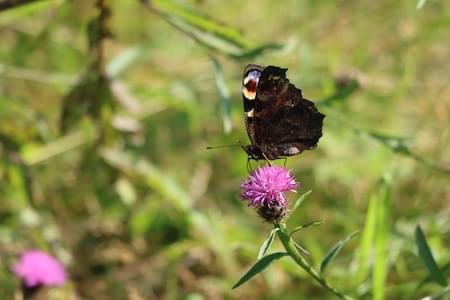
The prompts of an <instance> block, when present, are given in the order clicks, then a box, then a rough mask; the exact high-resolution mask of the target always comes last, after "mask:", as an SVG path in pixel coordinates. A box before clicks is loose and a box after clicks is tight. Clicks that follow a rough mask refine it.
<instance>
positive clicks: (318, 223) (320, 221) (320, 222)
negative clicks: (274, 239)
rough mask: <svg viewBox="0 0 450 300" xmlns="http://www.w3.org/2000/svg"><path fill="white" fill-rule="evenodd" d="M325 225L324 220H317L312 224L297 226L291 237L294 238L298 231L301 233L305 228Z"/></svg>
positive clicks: (290, 234)
mask: <svg viewBox="0 0 450 300" xmlns="http://www.w3.org/2000/svg"><path fill="white" fill-rule="evenodd" d="M323 223H324V222H323V221H322V220H317V221H312V222H310V223H307V224H304V225H300V226H297V227H295V228H294V229H292V231H291V232H290V233H289V236H292V235H293V234H294V233H296V232H297V231H300V230H302V229H304V228H308V227H310V226H316V225H321V224H323Z"/></svg>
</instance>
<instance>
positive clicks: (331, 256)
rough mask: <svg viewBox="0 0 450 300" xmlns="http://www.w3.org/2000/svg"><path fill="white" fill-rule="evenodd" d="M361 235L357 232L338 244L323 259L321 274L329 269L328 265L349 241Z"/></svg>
mask: <svg viewBox="0 0 450 300" xmlns="http://www.w3.org/2000/svg"><path fill="white" fill-rule="evenodd" d="M358 233H359V231H355V232H353V233H352V234H350V235H348V236H347V237H346V238H345V239H343V240H341V241H339V242H337V243H336V244H335V245H334V246H333V247H331V249H330V250H329V251H328V253H327V254H326V255H325V257H324V258H323V259H322V262H321V263H320V273H321V274H323V273H324V272H325V270H326V268H327V267H328V265H329V264H330V263H331V262H332V261H333V259H334V258H335V257H336V256H337V255H338V253H339V251H341V249H342V247H344V245H345V243H347V242H348V241H349V240H351V239H352V238H353V237H354V236H356V235H357V234H358Z"/></svg>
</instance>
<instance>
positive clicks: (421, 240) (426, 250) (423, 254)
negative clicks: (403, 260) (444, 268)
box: [415, 225, 448, 287]
mask: <svg viewBox="0 0 450 300" xmlns="http://www.w3.org/2000/svg"><path fill="white" fill-rule="evenodd" d="M415 235H416V244H417V249H418V251H419V256H420V258H421V259H422V261H423V263H424V264H425V266H426V267H427V269H428V272H430V276H431V278H433V279H434V281H436V282H437V283H439V284H440V285H442V286H443V287H445V286H447V285H448V283H447V280H446V279H445V277H444V275H443V274H442V273H441V271H440V270H439V267H438V265H437V264H436V261H435V260H434V258H433V253H432V252H431V250H430V247H429V246H428V243H427V240H426V238H425V235H424V234H423V231H422V229H421V228H420V226H419V225H418V226H417V227H416V230H415Z"/></svg>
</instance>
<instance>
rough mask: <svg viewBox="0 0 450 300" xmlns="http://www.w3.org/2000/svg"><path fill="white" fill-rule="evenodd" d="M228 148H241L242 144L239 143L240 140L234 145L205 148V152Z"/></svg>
mask: <svg viewBox="0 0 450 300" xmlns="http://www.w3.org/2000/svg"><path fill="white" fill-rule="evenodd" d="M230 147H242V143H241V141H240V140H237V141H236V144H229V145H219V146H207V147H206V150H211V149H219V148H230Z"/></svg>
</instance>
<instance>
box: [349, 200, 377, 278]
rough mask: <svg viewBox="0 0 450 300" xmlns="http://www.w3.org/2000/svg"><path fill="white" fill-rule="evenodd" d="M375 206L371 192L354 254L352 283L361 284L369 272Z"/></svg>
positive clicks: (375, 201) (374, 224)
mask: <svg viewBox="0 0 450 300" xmlns="http://www.w3.org/2000/svg"><path fill="white" fill-rule="evenodd" d="M377 206H378V202H377V197H376V196H375V194H373V195H372V196H371V197H370V200H369V207H368V208H367V214H366V223H365V224H364V230H363V232H362V235H361V239H360V242H359V246H358V251H357V255H356V265H357V270H356V273H355V276H353V280H354V285H360V284H362V283H363V282H364V281H365V279H366V277H367V275H368V274H369V269H370V265H369V257H370V254H371V251H372V246H373V239H374V236H375V226H376V212H377Z"/></svg>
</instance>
